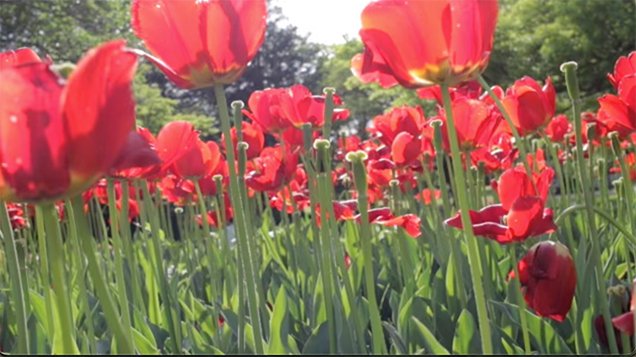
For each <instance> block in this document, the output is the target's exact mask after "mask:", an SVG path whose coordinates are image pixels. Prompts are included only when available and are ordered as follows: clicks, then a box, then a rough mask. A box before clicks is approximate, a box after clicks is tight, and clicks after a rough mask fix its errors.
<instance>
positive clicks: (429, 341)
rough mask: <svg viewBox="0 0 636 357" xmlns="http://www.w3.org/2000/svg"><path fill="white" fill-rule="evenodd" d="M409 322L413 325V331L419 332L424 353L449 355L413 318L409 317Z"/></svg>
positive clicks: (424, 327)
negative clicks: (424, 349)
mask: <svg viewBox="0 0 636 357" xmlns="http://www.w3.org/2000/svg"><path fill="white" fill-rule="evenodd" d="M411 322H412V323H413V324H414V325H415V330H416V331H417V332H419V334H420V336H421V337H422V338H423V341H424V347H425V348H426V351H427V352H429V353H432V354H436V355H448V354H450V353H449V352H448V350H447V349H446V348H444V346H442V344H441V343H439V341H438V340H437V339H436V338H435V336H434V335H433V333H432V332H431V331H430V330H429V329H428V327H426V325H424V324H423V323H421V322H420V321H419V320H418V319H416V318H415V317H411Z"/></svg>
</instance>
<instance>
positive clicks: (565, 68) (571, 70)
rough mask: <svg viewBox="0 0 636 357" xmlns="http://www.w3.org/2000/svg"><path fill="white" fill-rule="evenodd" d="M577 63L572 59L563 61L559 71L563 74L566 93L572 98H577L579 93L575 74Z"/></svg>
mask: <svg viewBox="0 0 636 357" xmlns="http://www.w3.org/2000/svg"><path fill="white" fill-rule="evenodd" d="M577 67H578V64H577V63H576V62H574V61H570V62H565V63H563V64H562V65H561V67H560V69H561V72H563V73H564V74H565V84H566V86H567V89H568V95H569V96H570V99H572V100H578V99H579V97H580V93H579V79H578V77H577V76H576V68H577Z"/></svg>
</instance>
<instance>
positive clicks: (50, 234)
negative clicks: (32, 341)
mask: <svg viewBox="0 0 636 357" xmlns="http://www.w3.org/2000/svg"><path fill="white" fill-rule="evenodd" d="M41 206H42V213H43V214H44V217H43V219H44V226H45V227H46V235H47V238H46V241H47V243H48V253H49V260H50V261H51V263H52V264H51V265H50V267H49V268H50V269H51V278H52V285H53V292H54V293H55V304H56V308H57V318H58V319H59V323H60V325H59V328H60V330H59V331H56V332H57V333H59V334H60V335H61V341H62V345H61V350H56V349H55V347H54V349H53V352H54V353H60V352H61V353H64V354H79V349H78V348H77V343H76V342H75V324H74V323H73V314H72V312H71V299H69V296H70V295H69V290H68V287H67V286H66V274H65V271H64V267H65V265H66V264H65V262H66V260H65V258H64V244H63V242H62V236H61V233H60V226H59V222H58V215H57V210H56V208H55V205H53V204H44V205H41Z"/></svg>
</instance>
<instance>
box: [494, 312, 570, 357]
mask: <svg viewBox="0 0 636 357" xmlns="http://www.w3.org/2000/svg"><path fill="white" fill-rule="evenodd" d="M491 303H492V304H493V306H495V307H497V308H499V309H501V310H502V311H503V312H504V313H506V315H508V317H509V318H510V319H511V320H512V321H514V322H515V323H517V324H518V325H519V326H521V323H520V321H519V318H518V316H519V315H518V312H520V313H524V314H526V321H527V323H528V331H529V332H530V335H531V336H532V337H533V338H534V340H535V342H536V343H535V345H536V346H538V348H539V349H540V352H541V353H546V354H555V353H556V354H571V353H572V351H571V350H570V348H569V347H568V345H567V343H565V341H563V338H562V337H561V336H560V335H559V334H558V333H557V332H556V331H555V329H554V328H553V327H552V325H551V324H550V322H549V320H548V319H547V318H541V317H539V316H537V315H535V314H533V313H530V312H529V311H525V310H521V309H520V308H519V307H518V306H517V305H513V304H510V303H505V302H504V303H502V302H497V301H491Z"/></svg>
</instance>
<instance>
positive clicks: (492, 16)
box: [352, 0, 498, 88]
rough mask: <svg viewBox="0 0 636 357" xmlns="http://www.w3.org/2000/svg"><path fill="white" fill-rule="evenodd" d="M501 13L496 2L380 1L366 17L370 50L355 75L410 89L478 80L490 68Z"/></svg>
mask: <svg viewBox="0 0 636 357" xmlns="http://www.w3.org/2000/svg"><path fill="white" fill-rule="evenodd" d="M497 12H498V4H497V1H493V0H472V1H457V0H428V1H407V0H378V1H374V2H372V3H370V4H369V5H367V7H366V8H365V9H364V10H363V12H362V29H361V30H360V37H361V38H362V42H363V43H364V45H365V50H364V54H363V55H362V56H356V57H354V59H353V61H352V62H353V63H352V67H353V71H354V73H355V74H358V75H359V77H360V78H361V79H362V80H364V81H369V80H379V81H380V83H382V84H383V85H384V86H389V85H392V84H395V83H400V84H401V85H403V86H405V87H407V88H419V87H426V86H430V85H433V84H439V83H442V82H446V83H448V84H450V85H455V84H458V83H460V82H464V81H468V80H471V79H474V78H475V77H476V76H477V75H479V73H481V72H482V71H483V70H484V69H485V68H486V65H487V64H488V59H489V57H490V51H491V49H492V45H493V38H494V33H495V25H496V23H497ZM391 76H392V77H393V78H394V79H393V80H391V78H390V77H391Z"/></svg>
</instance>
